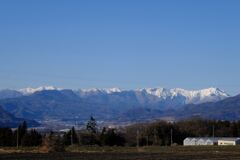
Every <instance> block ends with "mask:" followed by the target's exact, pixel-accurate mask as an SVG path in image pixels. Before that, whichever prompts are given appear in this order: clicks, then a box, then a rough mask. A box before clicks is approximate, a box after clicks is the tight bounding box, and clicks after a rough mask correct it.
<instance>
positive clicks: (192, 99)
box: [138, 87, 229, 104]
mask: <svg viewBox="0 0 240 160" xmlns="http://www.w3.org/2000/svg"><path fill="white" fill-rule="evenodd" d="M138 91H139V92H143V93H146V94H148V95H151V96H156V97H158V98H159V99H163V100H165V99H167V98H170V99H173V98H178V97H179V98H181V97H184V98H185V104H189V103H193V104H199V103H205V102H215V101H219V100H222V99H225V98H227V97H229V95H228V94H227V93H225V92H224V91H222V90H220V89H219V88H213V87H212V88H207V89H202V90H185V89H182V88H174V89H167V88H144V89H139V90H138Z"/></svg>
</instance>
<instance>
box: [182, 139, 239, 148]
mask: <svg viewBox="0 0 240 160" xmlns="http://www.w3.org/2000/svg"><path fill="white" fill-rule="evenodd" d="M183 145H184V146H213V145H219V146H224V145H225V146H226V145H240V138H237V137H214V138H213V137H187V138H185V139H184V141H183Z"/></svg>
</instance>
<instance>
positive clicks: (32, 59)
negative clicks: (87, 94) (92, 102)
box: [0, 0, 240, 95]
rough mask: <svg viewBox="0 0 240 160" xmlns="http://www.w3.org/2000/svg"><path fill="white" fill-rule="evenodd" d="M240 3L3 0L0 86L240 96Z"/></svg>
mask: <svg viewBox="0 0 240 160" xmlns="http://www.w3.org/2000/svg"><path fill="white" fill-rule="evenodd" d="M239 8H240V1H239V0H231V1H229V0H194V1H193V0H189V1H187V0H181V1H180V0H155V1H154V0H114V1H113V0H109V1H106V0H95V1H94V0H86V1H83V0H82V1H81V0H76V1H74V0H65V1H60V0H51V1H50V0H39V1H33V0H29V1H26V0H21V1H20V0H15V1H14V0H1V1H0V88H2V89H3V88H13V89H19V88H23V87H28V86H33V87H36V86H41V85H53V86H57V87H63V88H90V87H99V88H105V87H115V86H117V87H120V88H125V89H128V88H129V89H130V88H142V87H167V88H174V87H181V88H186V89H199V88H206V87H211V86H213V87H219V88H221V89H223V90H225V91H227V92H228V93H230V94H232V95H234V94H237V93H240V76H239V73H240V72H239V70H240V9H239Z"/></svg>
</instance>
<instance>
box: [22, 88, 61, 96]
mask: <svg viewBox="0 0 240 160" xmlns="http://www.w3.org/2000/svg"><path fill="white" fill-rule="evenodd" d="M45 90H61V89H60V88H57V87H53V86H41V87H38V88H31V87H28V88H23V89H20V90H19V92H21V93H22V94H23V95H30V94H33V93H35V92H40V91H45Z"/></svg>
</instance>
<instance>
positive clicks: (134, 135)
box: [0, 117, 240, 150]
mask: <svg viewBox="0 0 240 160" xmlns="http://www.w3.org/2000/svg"><path fill="white" fill-rule="evenodd" d="M214 136H215V137H240V121H236V122H230V121H216V120H204V119H201V118H192V119H188V120H182V121H178V122H172V123H171V122H166V121H158V122H154V123H141V124H135V125H130V126H126V127H123V128H118V129H115V128H107V127H103V128H101V129H100V128H99V127H98V126H97V121H96V120H95V119H94V118H93V117H90V119H89V121H88V122H87V124H86V127H85V129H82V130H75V128H74V127H72V128H71V129H70V130H69V131H68V132H66V133H64V134H59V133H54V132H50V133H48V134H46V133H44V134H40V133H39V132H38V131H36V130H35V129H30V130H29V129H28V127H27V123H26V122H23V123H22V124H20V125H19V126H18V128H17V129H15V130H12V129H10V128H0V146H16V147H21V146H47V148H54V147H55V150H62V149H63V148H64V146H69V145H82V146H92V145H97V146H150V145H159V146H166V145H181V144H182V143H183V140H184V139H185V138H186V137H214ZM61 146H62V148H61Z"/></svg>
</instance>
